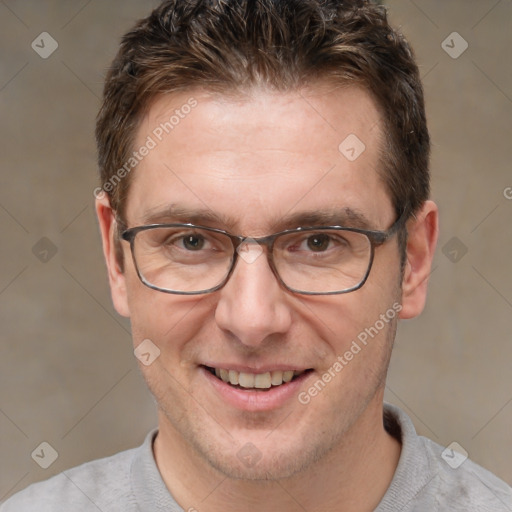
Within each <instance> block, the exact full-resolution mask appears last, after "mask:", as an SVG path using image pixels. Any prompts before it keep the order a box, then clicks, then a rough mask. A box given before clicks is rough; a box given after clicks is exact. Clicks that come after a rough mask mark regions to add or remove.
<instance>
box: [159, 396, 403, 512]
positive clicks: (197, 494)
mask: <svg viewBox="0 0 512 512" xmlns="http://www.w3.org/2000/svg"><path fill="white" fill-rule="evenodd" d="M375 398H379V400H380V401H377V400H374V401H372V403H370V404H369V406H368V407H367V408H366V409H365V411H364V412H363V414H362V415H361V416H360V417H359V418H358V420H357V421H356V422H355V423H354V425H352V427H351V428H350V430H349V431H348V432H346V434H345V435H344V438H343V441H342V442H341V443H339V445H338V446H337V447H336V448H335V449H333V450H331V452H329V453H328V454H327V455H326V456H325V457H324V458H322V459H321V460H319V461H317V462H316V463H315V464H314V465H312V466H310V467H308V468H307V470H305V471H302V472H300V473H298V474H295V475H293V476H292V477H289V478H285V479H280V480H269V481H262V480H258V481H254V480H235V479H231V478H227V477H226V476H225V475H223V474H222V473H220V472H219V471H217V470H216V469H214V468H213V467H212V466H211V465H210V464H209V463H208V462H207V461H206V460H204V459H203V458H202V457H201V455H199V454H198V453H197V451H196V450H195V449H194V448H193V447H191V446H190V444H189V443H188V442H187V441H186V440H184V439H183V437H182V436H181V435H180V434H179V433H178V432H177V431H176V430H175V429H174V428H172V425H170V424H169V422H168V420H167V418H165V416H164V415H163V414H162V413H161V412H160V418H159V420H160V422H159V423H160V431H159V433H158V436H157V438H156V441H155V445H154V453H155V458H156V462H157V465H158V468H159V470H160V473H161V475H162V478H163V480H164V482H165V484H166V486H167V488H168V489H169V490H170V492H171V494H172V495H173V498H174V499H175V500H176V501H177V502H178V503H179V504H180V505H181V507H182V508H183V509H184V510H187V511H188V510H190V511H194V510H195V509H197V510H201V512H202V511H208V512H220V511H222V512H239V511H240V510H244V511H247V512H253V511H254V512H259V511H261V510H279V511H280V512H303V511H304V510H308V511H310V512H331V511H332V512H334V511H337V512H340V511H347V512H348V511H354V510H357V511H358V512H365V511H368V512H370V511H373V510H375V508H376V507H377V505H378V504H379V502H380V501H381V499H382V497H383V496H384V494H385V493H386V490H387V489H388V487H389V484H390V483H391V480H392V478H393V474H394V472H395V470H396V467H397V465H398V460H399V457H400V443H399V442H398V441H397V440H396V439H394V438H393V437H391V436H390V435H389V434H388V433H387V432H386V431H385V429H384V426H383V412H382V397H375Z"/></svg>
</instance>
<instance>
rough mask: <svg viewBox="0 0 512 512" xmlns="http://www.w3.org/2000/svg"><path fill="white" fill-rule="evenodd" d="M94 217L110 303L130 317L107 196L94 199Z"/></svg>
mask: <svg viewBox="0 0 512 512" xmlns="http://www.w3.org/2000/svg"><path fill="white" fill-rule="evenodd" d="M96 215H97V216H98V221H99V225H100V231H101V240H102V243H103V255H104V256H105V262H106V264H107V270H108V280H109V283H110V293H111V295H112V302H113V303H114V307H115V308H116V311H117V312H118V313H119V314H120V315H121V316H126V317H129V316H130V310H129V307H128V297H127V293H126V278H125V275H124V273H123V271H122V270H121V267H120V266H119V261H118V259H117V255H116V244H115V242H114V240H115V237H116V231H117V222H116V217H115V213H114V211H113V210H112V208H111V206H110V200H109V198H108V196H107V194H105V193H103V194H98V196H97V197H96Z"/></svg>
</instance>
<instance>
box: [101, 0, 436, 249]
mask: <svg viewBox="0 0 512 512" xmlns="http://www.w3.org/2000/svg"><path fill="white" fill-rule="evenodd" d="M319 79H327V80H334V81H336V82H340V83H345V84H346V83H349V84H350V83H353V84H355V85H359V86H362V87H364V88H365V89H366V90H368V91H369V92H370V94H371V95H372V97H373V98H374V99H375V100H376V103H377V105H378V107H379V108H380V111H381V115H382V119H383V125H384V126H383V127H384V138H385V140H384V147H383V151H382V158H381V169H379V172H380V173H381V176H382V179H383V181H384V183H385V185H386V187H387V189H388V192H389V194H390V196H391V199H392V201H393V204H394V207H395V209H396V211H397V213H402V212H405V214H406V215H410V214H411V213H414V212H415V211H416V210H417V209H418V208H419V207H420V206H421V204H422V203H423V202H424V201H425V200H426V199H427V198H428V196H429V152H430V140H429V134H428V130H427V125H426V118H425V110H424V99H423V89H422V86H421V82H420V77H419V72H418V68H417V65H416V63H415V61H414V58H413V54H412V51H411V49H410V47H409V45H408V44H407V42H406V41H405V39H404V38H403V37H402V36H401V35H400V34H399V33H397V32H396V31H395V30H393V29H392V28H391V27H390V25H389V24H388V21H387V15H386V10H385V8H384V7H381V6H379V5H376V4H374V3H371V2H369V1H365V0H351V1H343V0H338V1H337V0H187V1H184V0H168V1H165V2H163V3H162V4H161V5H160V6H159V7H158V8H157V9H155V10H154V11H153V12H152V13H151V15H149V16H148V17H147V18H145V19H142V20H140V21H139V22H138V23H137V24H136V26H135V27H134V28H133V29H132V30H131V31H130V32H128V33H127V34H126V35H125V36H124V37H123V39H122V42H121V46H120V49H119V52H118V54H117V56H116V57H115V59H114V61H113V63H112V66H111V68H110V70H109V72H108V75H107V78H106V83H105V89H104V99H103V105H102V107H101V110H100V112H99V114H98V119H97V126H96V139H97V145H98V160H99V169H100V175H101V186H102V188H103V190H106V191H107V193H108V195H109V197H110V201H111V205H112V207H113V209H114V210H116V211H117V214H118V215H119V217H120V218H121V219H123V218H124V211H125V209H124V203H125V198H126V196H127V192H128V188H129V183H130V179H129V176H128V175H126V177H125V178H123V179H122V180H118V183H116V184H115V185H116V186H112V178H113V177H115V176H114V175H115V173H116V171H118V170H119V169H120V168H121V167H122V166H123V164H124V163H125V162H126V161H127V160H128V159H129V158H130V156H131V154H132V151H133V147H132V146H133V142H134V138H135V135H136V131H137V128H138V123H139V120H140V118H141V116H142V115H143V114H144V113H145V111H146V110H147V109H148V107H149V103H150V102H151V101H152V100H153V99H154V98H155V97H156V96H157V95H161V94H166V93H173V92H178V91H183V90H187V89H191V88H195V87H200V88H202V89H206V90H212V91H213V90H215V91H221V92H222V91H226V92H233V91H242V90H244V89H246V88H249V87H253V86H264V87H269V88H272V89H276V90H281V91H286V90H293V89H296V88H298V87H301V86H304V85H306V84H308V83H311V82H315V81H318V80H319ZM109 180H110V182H109ZM109 183H110V187H108V188H106V187H105V185H107V184H109ZM403 241H404V239H402V246H403Z"/></svg>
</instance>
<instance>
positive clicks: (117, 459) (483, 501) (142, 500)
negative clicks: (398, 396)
mask: <svg viewBox="0 0 512 512" xmlns="http://www.w3.org/2000/svg"><path fill="white" fill-rule="evenodd" d="M385 424H386V428H387V429H388V431H389V432H390V433H391V434H393V435H395V436H396V437H397V438H398V439H400V440H401V442H402V453H401V456H400V461H399V464H398V467H397V469H396V472H395V476H394V477H393V480H392V482H391V485H390V486H389V489H388V490H387V492H386V494H385V496H384V497H383V498H382V501H381V502H380V504H379V506H378V507H377V509H376V511H375V512H431V511H445V510H446V511H450V512H512V489H511V488H510V487H509V486H508V485H507V484H505V483H504V482H503V481H501V480H500V479H498V478H497V477H495V476H494V475H492V474H491V473H489V472H488V471H486V470H485V469H483V468H481V467H480V466H477V465H476V464H474V463H473V462H471V461H470V460H465V461H464V462H463V463H462V464H461V465H460V466H459V467H457V468H456V469H454V468H452V467H451V466H456V465H457V464H456V462H460V461H458V460H457V459H456V455H455V454H454V453H453V452H450V451H448V452H445V458H443V457H442V456H441V454H442V452H443V450H444V448H443V447H442V446H439V445H438V444H436V443H434V442H433V441H430V440H429V439H426V438H425V437H421V436H418V435H417V434H416V431H415V429H414V426H413V424H412V422H411V420H410V419H409V417H408V416H407V415H406V414H405V413H404V412H403V411H401V410H400V409H398V408H396V407H394V406H391V405H387V404H386V406H385ZM156 432H157V431H156V430H155V431H153V432H150V433H149V434H148V436H147V437H146V440H145V441H144V444H143V445H142V446H140V447H139V448H134V449H132V450H127V451H125V452H121V453H118V454H117V455H113V456H112V457H107V458H105V459H100V460H95V461H92V462H88V463H86V464H83V465H81V466H78V467H76V468H73V469H70V470H68V471H64V472H63V473H60V474H59V475H56V476H54V477H52V478H50V479H49V480H46V481H45V482H40V483H36V484H33V485H30V486H29V487H27V488H26V489H25V490H23V491H21V492H19V493H18V494H15V495H14V496H12V497H11V498H10V499H9V500H7V501H6V502H5V503H4V504H3V505H0V512H28V511H31V512H32V511H37V512H82V511H83V512H85V511H87V512H89V511H91V512H92V511H94V512H98V511H101V512H163V511H165V512H182V511H183V509H182V508H181V507H180V506H179V505H178V504H177V503H176V502H175V501H174V499H173V497H172V496H171V494H170V493H169V491H168V490H167V488H166V486H165V484H164V482H163V480H162V478H161V476H160V473H159V471H158V468H157V466H156V463H155V459H154V457H153V450H152V444H153V440H154V438H155V435H156ZM446 461H449V462H450V463H451V466H450V464H448V462H446Z"/></svg>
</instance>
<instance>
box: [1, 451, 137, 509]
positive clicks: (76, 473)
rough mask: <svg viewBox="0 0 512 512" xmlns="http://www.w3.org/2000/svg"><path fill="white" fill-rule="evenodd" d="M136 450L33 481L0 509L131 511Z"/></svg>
mask: <svg viewBox="0 0 512 512" xmlns="http://www.w3.org/2000/svg"><path fill="white" fill-rule="evenodd" d="M138 450H140V448H134V449H131V450H127V451H124V452H120V453H118V454H116V455H113V456H111V457H107V458H104V459H98V460H94V461H92V462H87V463H85V464H82V465H81V466H77V467H75V468H72V469H69V470H66V471H64V472H62V473H59V474H58V475H55V476H54V477H52V478H50V479H48V480H46V481H44V482H38V483H35V484H32V485H30V486H29V487H27V488H26V489H24V490H23V491H21V492H19V493H17V494H15V495H14V496H12V497H11V498H10V499H9V500H7V501H6V502H5V503H4V504H2V505H0V512H25V511H33V510H37V511H38V512H61V511H62V512H64V511H66V512H69V510H73V511H77V512H81V511H89V510H90V511H95V512H97V511H98V510H109V511H112V512H115V511H123V512H125V511H130V510H132V508H131V504H134V503H135V501H134V498H133V495H132V492H131V485H130V468H131V465H132V461H133V459H134V456H135V454H136V453H137V451H138ZM134 510H135V509H134Z"/></svg>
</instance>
